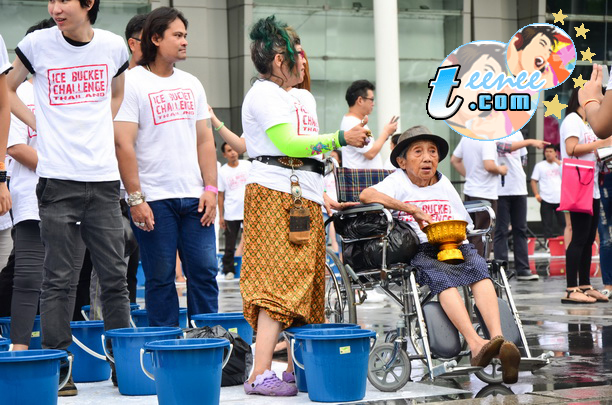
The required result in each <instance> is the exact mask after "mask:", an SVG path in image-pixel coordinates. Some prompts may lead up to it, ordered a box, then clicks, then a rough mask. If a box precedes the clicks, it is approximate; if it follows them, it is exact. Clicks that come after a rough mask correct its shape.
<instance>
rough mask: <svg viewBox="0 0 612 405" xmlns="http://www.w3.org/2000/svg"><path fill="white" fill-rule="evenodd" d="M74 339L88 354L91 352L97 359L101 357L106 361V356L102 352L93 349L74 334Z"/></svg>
mask: <svg viewBox="0 0 612 405" xmlns="http://www.w3.org/2000/svg"><path fill="white" fill-rule="evenodd" d="M72 341H73V342H74V343H76V345H77V346H79V347H80V348H81V349H83V351H84V352H85V353H87V354H89V355H90V356H93V357H95V358H96V359H100V360H104V361H106V356H103V355H101V354H100V353H97V352H95V351H93V350H91V349H90V348H89V347H87V346H86V345H85V344H84V343H83V342H81V341H80V340H79V339H77V337H76V336H74V335H72Z"/></svg>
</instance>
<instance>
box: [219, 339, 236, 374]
mask: <svg viewBox="0 0 612 405" xmlns="http://www.w3.org/2000/svg"><path fill="white" fill-rule="evenodd" d="M233 351H234V345H233V344H231V343H230V348H229V351H228V352H227V356H226V357H225V359H224V360H223V364H222V365H221V369H222V370H223V369H224V368H225V366H226V365H227V362H228V361H229V359H230V356H231V355H232V352H233Z"/></svg>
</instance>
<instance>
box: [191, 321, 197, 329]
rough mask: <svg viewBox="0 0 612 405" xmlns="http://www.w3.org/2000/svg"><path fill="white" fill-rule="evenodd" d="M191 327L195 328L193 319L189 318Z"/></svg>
mask: <svg viewBox="0 0 612 405" xmlns="http://www.w3.org/2000/svg"><path fill="white" fill-rule="evenodd" d="M191 327H192V328H197V326H196V323H195V321H194V320H193V319H191Z"/></svg>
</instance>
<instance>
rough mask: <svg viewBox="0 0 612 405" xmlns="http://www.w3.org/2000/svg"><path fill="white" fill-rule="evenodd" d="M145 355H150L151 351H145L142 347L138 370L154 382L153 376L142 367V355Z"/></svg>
mask: <svg viewBox="0 0 612 405" xmlns="http://www.w3.org/2000/svg"><path fill="white" fill-rule="evenodd" d="M145 353H151V351H150V350H149V349H145V348H143V347H141V348H140V368H141V369H142V372H143V373H145V375H146V376H147V377H149V378H150V379H151V380H153V381H155V376H154V375H153V374H151V373H149V372H148V371H147V369H146V367H145V365H144V354H145Z"/></svg>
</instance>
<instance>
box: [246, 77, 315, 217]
mask: <svg viewBox="0 0 612 405" xmlns="http://www.w3.org/2000/svg"><path fill="white" fill-rule="evenodd" d="M309 106H310V107H309ZM313 106H314V107H315V109H313ZM279 124H291V125H292V126H293V127H294V128H295V130H296V133H297V134H298V136H312V135H318V134H319V123H318V119H317V112H316V102H315V100H314V97H313V96H312V94H310V92H308V91H306V90H302V91H297V92H296V91H294V90H291V91H286V90H284V89H283V88H281V87H279V86H278V85H277V84H275V83H273V82H271V81H269V80H257V81H256V82H255V83H254V84H253V86H252V87H251V89H250V90H249V91H248V93H247V94H246V96H245V98H244V102H243V103H242V129H243V132H244V138H245V140H246V147H247V153H248V155H249V157H251V158H256V157H258V156H285V154H284V153H283V152H281V151H280V150H279V149H278V148H277V147H276V146H275V145H274V143H273V142H272V141H271V140H270V138H269V137H268V134H267V133H266V131H267V130H268V129H270V128H272V127H274V126H276V125H279ZM311 158H313V159H318V160H322V157H321V155H313V156H311ZM291 173H292V171H291V169H290V168H287V169H285V168H283V167H279V166H273V165H266V164H263V163H261V162H258V161H256V160H254V161H253V165H252V167H251V172H250V173H249V178H248V180H247V184H253V183H256V184H259V185H261V186H263V187H266V188H269V189H272V190H276V191H281V192H283V193H288V194H290V193H291V181H290V180H289V177H290V176H291ZM295 174H296V175H297V176H298V177H299V182H300V186H301V188H302V195H303V197H304V198H306V199H308V200H311V201H314V202H316V203H318V204H321V205H322V204H323V176H321V175H320V174H317V173H314V172H311V171H306V170H296V171H295Z"/></svg>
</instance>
